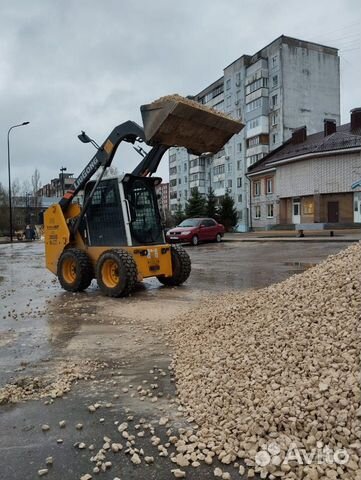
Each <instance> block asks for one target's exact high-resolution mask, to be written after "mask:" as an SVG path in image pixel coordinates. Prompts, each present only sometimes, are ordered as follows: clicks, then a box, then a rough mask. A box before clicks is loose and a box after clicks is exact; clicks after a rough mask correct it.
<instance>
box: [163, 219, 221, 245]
mask: <svg viewBox="0 0 361 480" xmlns="http://www.w3.org/2000/svg"><path fill="white" fill-rule="evenodd" d="M223 235H224V226H223V225H222V224H221V223H217V222H216V221H215V220H213V218H188V219H187V220H183V222H182V223H180V224H179V225H178V227H174V228H171V229H170V230H168V232H167V233H166V240H167V242H169V243H178V242H182V243H191V244H192V245H198V243H199V242H205V241H216V242H220V241H221V240H222V237H223Z"/></svg>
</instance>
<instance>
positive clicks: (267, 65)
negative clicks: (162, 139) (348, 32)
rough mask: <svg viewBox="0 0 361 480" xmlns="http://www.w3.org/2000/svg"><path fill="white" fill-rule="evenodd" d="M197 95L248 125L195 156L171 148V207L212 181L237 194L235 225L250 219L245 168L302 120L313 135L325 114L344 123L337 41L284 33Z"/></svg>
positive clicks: (242, 225)
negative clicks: (215, 149)
mask: <svg viewBox="0 0 361 480" xmlns="http://www.w3.org/2000/svg"><path fill="white" fill-rule="evenodd" d="M193 98H194V100H196V101H198V102H200V103H202V104H205V105H208V106H210V107H213V108H216V109H218V110H220V111H223V112H226V113H228V114H229V115H231V116H232V117H234V118H236V119H239V120H240V121H242V122H243V123H244V124H245V128H244V129H243V130H242V131H241V132H240V133H239V134H237V135H234V136H233V137H232V138H231V140H230V141H229V142H228V143H227V144H226V145H225V147H224V149H223V150H222V151H220V152H218V153H217V154H216V155H202V156H201V157H197V156H194V155H191V154H189V153H188V152H187V151H186V150H185V149H183V148H172V149H170V152H169V183H170V208H171V211H175V210H176V208H177V205H178V204H181V205H182V206H183V207H184V205H185V203H186V201H187V199H188V198H189V195H190V192H191V189H192V188H194V187H197V188H198V189H199V191H200V192H201V193H202V194H203V195H206V194H207V192H208V191H209V189H210V188H213V190H214V191H215V194H216V196H217V197H218V198H219V199H220V198H222V196H223V195H224V194H225V192H226V191H228V192H229V194H230V195H232V197H233V199H234V200H235V203H236V207H237V211H238V219H239V224H238V230H239V231H246V230H247V229H248V226H249V181H248V179H247V177H246V173H247V169H248V167H250V165H252V164H253V163H255V162H257V161H259V160H260V159H261V158H263V157H264V156H265V155H267V154H268V153H269V152H270V151H272V150H274V149H276V148H277V147H279V146H280V145H282V143H283V142H285V141H286V140H287V139H288V138H290V137H291V135H292V131H293V130H294V129H295V128H297V127H298V126H299V125H306V127H307V130H308V132H309V133H310V134H312V133H315V132H317V131H320V130H321V129H322V128H323V120H324V118H333V119H335V120H336V123H337V124H339V123H340V71H339V56H338V50H337V49H336V48H331V47H327V46H324V45H319V44H316V43H312V42H307V41H303V40H298V39H295V38H291V37H287V36H284V35H282V36H280V37H278V38H277V39H275V40H274V41H273V42H272V43H270V44H269V45H267V46H266V47H264V48H262V49H261V50H260V51H258V52H257V53H255V54H254V55H252V56H251V55H242V56H241V57H240V58H238V59H237V60H235V61H234V62H232V63H231V64H230V65H228V66H227V67H225V68H224V71H223V76H222V77H221V78H219V79H218V80H216V81H215V82H213V83H212V84H211V85H209V86H208V87H207V88H205V89H204V90H202V91H201V92H199V93H198V94H197V95H195V96H194V97H193Z"/></svg>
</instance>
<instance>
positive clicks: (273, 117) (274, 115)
mask: <svg viewBox="0 0 361 480" xmlns="http://www.w3.org/2000/svg"><path fill="white" fill-rule="evenodd" d="M277 122H278V112H275V113H272V115H271V123H272V125H277Z"/></svg>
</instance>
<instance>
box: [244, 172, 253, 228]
mask: <svg viewBox="0 0 361 480" xmlns="http://www.w3.org/2000/svg"><path fill="white" fill-rule="evenodd" d="M246 178H247V180H248V182H249V212H248V231H249V232H253V224H252V183H251V179H250V178H249V176H248V175H247V173H246Z"/></svg>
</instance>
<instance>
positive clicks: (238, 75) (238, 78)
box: [236, 72, 241, 86]
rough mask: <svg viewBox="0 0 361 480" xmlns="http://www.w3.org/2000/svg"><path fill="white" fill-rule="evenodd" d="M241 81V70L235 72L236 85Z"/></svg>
mask: <svg viewBox="0 0 361 480" xmlns="http://www.w3.org/2000/svg"><path fill="white" fill-rule="evenodd" d="M240 83H241V72H237V73H236V85H237V86H239V85H240Z"/></svg>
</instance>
